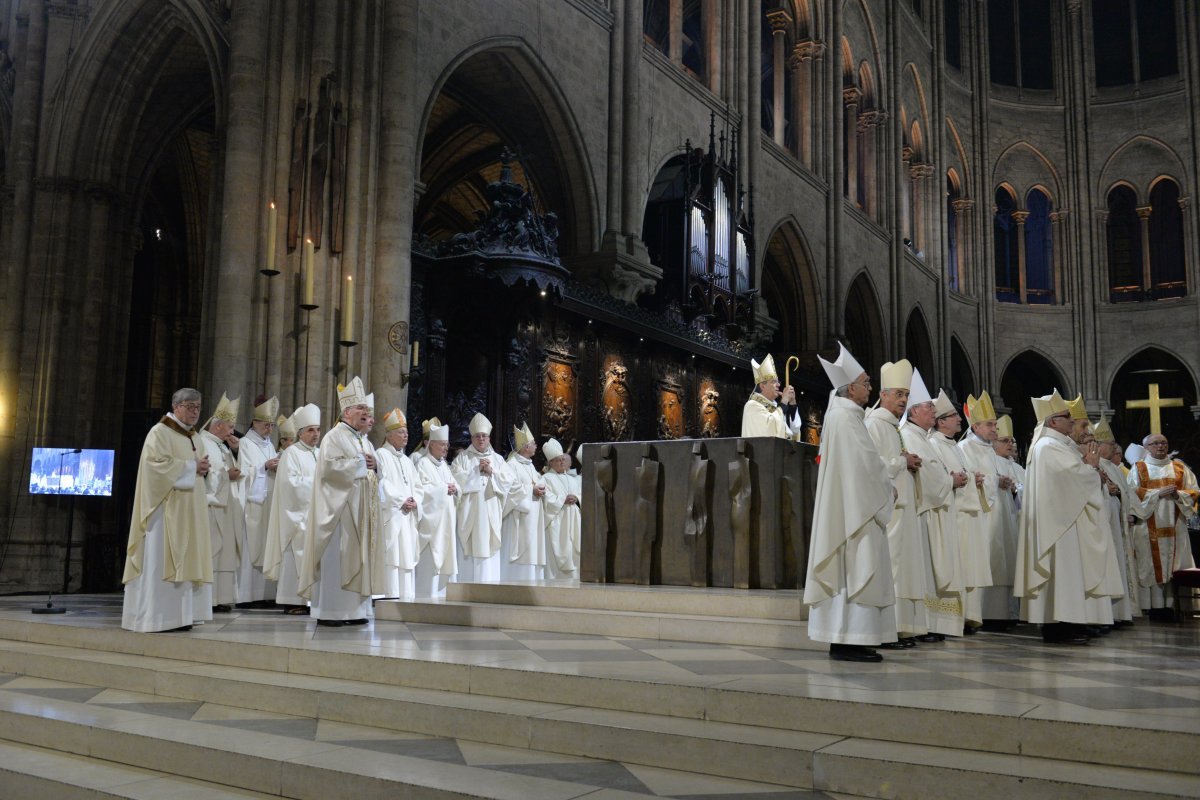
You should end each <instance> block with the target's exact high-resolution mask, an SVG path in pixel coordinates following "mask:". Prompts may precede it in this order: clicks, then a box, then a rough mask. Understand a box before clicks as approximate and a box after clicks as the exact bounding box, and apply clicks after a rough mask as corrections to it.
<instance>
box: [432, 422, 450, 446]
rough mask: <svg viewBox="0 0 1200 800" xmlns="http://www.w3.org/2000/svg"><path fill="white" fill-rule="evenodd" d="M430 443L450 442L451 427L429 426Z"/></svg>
mask: <svg viewBox="0 0 1200 800" xmlns="http://www.w3.org/2000/svg"><path fill="white" fill-rule="evenodd" d="M429 441H431V442H448V441H450V426H449V425H430V426H429Z"/></svg>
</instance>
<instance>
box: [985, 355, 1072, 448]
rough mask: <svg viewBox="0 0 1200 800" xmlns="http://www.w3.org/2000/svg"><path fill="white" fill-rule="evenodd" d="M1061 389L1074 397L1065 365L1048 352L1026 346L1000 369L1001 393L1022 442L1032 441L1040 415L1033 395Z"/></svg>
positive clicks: (1014, 428) (1064, 393)
mask: <svg viewBox="0 0 1200 800" xmlns="http://www.w3.org/2000/svg"><path fill="white" fill-rule="evenodd" d="M1055 389H1058V390H1059V391H1060V392H1062V393H1063V395H1064V396H1065V397H1066V398H1067V399H1068V400H1069V399H1070V398H1072V397H1074V394H1072V393H1071V392H1070V390H1069V389H1068V387H1067V383H1066V380H1065V376H1064V373H1063V370H1062V368H1061V367H1060V366H1059V365H1058V363H1057V362H1055V360H1054V359H1053V358H1052V357H1050V356H1049V355H1048V354H1047V353H1045V352H1043V351H1041V350H1038V349H1037V348H1033V347H1030V348H1026V349H1024V350H1022V351H1021V352H1019V353H1016V354H1015V355H1013V357H1012V358H1010V359H1009V360H1008V363H1007V364H1005V365H1004V369H1003V370H1001V372H1000V396H1001V397H1003V398H1004V402H1005V403H1006V404H1007V405H1008V407H1009V409H1010V410H1009V415H1010V416H1011V417H1012V420H1013V434H1014V435H1015V436H1016V439H1017V441H1018V442H1019V443H1020V444H1021V445H1022V446H1027V445H1028V444H1029V439H1030V437H1032V436H1033V429H1034V427H1035V426H1036V425H1037V418H1036V417H1035V415H1034V413H1033V404H1032V403H1030V402H1029V398H1031V397H1041V396H1043V395H1047V394H1050V393H1051V392H1052V391H1054V390H1055Z"/></svg>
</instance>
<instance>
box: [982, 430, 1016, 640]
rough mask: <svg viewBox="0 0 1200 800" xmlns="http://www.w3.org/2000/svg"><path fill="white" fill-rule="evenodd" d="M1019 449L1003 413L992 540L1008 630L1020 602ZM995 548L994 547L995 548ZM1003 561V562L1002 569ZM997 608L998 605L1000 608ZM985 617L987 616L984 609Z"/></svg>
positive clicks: (994, 567) (998, 439)
mask: <svg viewBox="0 0 1200 800" xmlns="http://www.w3.org/2000/svg"><path fill="white" fill-rule="evenodd" d="M1016 452H1017V440H1016V438H1015V437H1014V436H1013V427H1012V417H1010V416H1008V415H1007V414H1004V415H1003V416H1001V417H1000V418H999V419H998V420H996V441H995V442H993V443H992V457H993V458H994V459H995V460H996V474H997V475H999V476H1000V477H999V480H998V481H997V487H998V492H997V495H998V497H997V502H996V508H995V510H994V511H993V513H994V514H995V516H996V522H997V523H998V524H999V528H998V529H997V530H996V538H995V539H993V541H992V547H993V548H1000V550H1001V553H1002V557H1001V555H1000V554H995V553H994V555H993V557H992V580H993V582H994V586H993V587H992V588H993V589H995V588H996V587H1003V588H1004V589H1005V590H1006V591H1005V594H1006V598H1005V599H1006V602H1007V604H1008V605H1007V612H1008V613H1007V616H1006V617H1004V618H999V617H997V618H996V619H1003V620H1004V622H1003V627H1004V629H1005V630H1007V629H1008V628H1010V627H1012V626H1013V625H1015V624H1016V620H1017V618H1018V611H1019V609H1020V603H1018V602H1017V600H1016V598H1015V597H1013V595H1012V586H1013V581H1014V579H1015V575H1016V569H1017V535H1018V529H1019V527H1020V512H1021V498H1022V496H1023V493H1024V491H1025V468H1024V467H1022V466H1021V465H1020V464H1018V463H1017V462H1016V461H1014V460H1013V456H1014V455H1015V454H1016ZM993 552H994V551H993ZM1001 564H1003V565H1004V568H1003V570H1001V566H1000V565H1001ZM997 610H998V609H997ZM984 617H985V619H986V618H988V614H987V611H986V610H985V611H984Z"/></svg>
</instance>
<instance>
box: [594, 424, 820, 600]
mask: <svg viewBox="0 0 1200 800" xmlns="http://www.w3.org/2000/svg"><path fill="white" fill-rule="evenodd" d="M816 455H817V448H816V447H814V446H812V445H809V444H806V443H795V442H789V441H787V440H784V439H772V438H754V439H741V438H727V439H676V440H665V441H647V442H612V443H603V444H586V445H584V447H583V449H582V451H581V453H580V460H581V462H582V465H583V466H582V468H583V498H582V503H581V510H582V512H583V531H582V541H581V544H580V550H581V552H580V562H581V563H580V572H579V574H580V580H582V581H585V582H592V583H640V584H650V585H658V584H661V585H670V586H725V587H736V588H740V589H797V588H801V587H802V586H803V585H804V574H805V567H806V565H807V558H808V536H809V529H810V527H811V524H812V507H813V497H814V495H815V491H816V485H817V465H816V463H815V458H816Z"/></svg>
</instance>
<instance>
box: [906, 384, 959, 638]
mask: <svg viewBox="0 0 1200 800" xmlns="http://www.w3.org/2000/svg"><path fill="white" fill-rule="evenodd" d="M935 415H936V411H935V408H934V403H933V398H931V397H930V396H929V389H928V387H926V385H925V381H924V380H923V379H922V378H921V373H920V371H919V370H917V369H915V368H914V369H913V378H912V391H911V392H910V394H909V401H908V411H907V414H906V420H905V422H904V423H903V424H902V425H901V426H900V435H901V436H902V437H903V438H904V444H905V447H906V449H907V450H908V452H910V453H914V454H916V455H917V456H920V458H921V468H920V469H919V470H917V472H916V475H915V478H916V503H917V518H918V520H919V522H920V534H921V543H922V545H923V546H924V550H925V558H924V559H923V561H924V562H925V565H927V566H925V569H927V570H928V572H927V573H926V596H925V617H926V620H927V622H928V626H929V633H927V634H925V636H921V637H918V639H920V640H921V641H942V640H944V639H945V638H946V637H947V636H961V635H962V633H963V614H962V588H963V587H962V556H961V555H960V553H959V547H958V528H957V527H956V525H955V509H954V483H955V480H954V476H952V475H951V474H950V471H949V470H948V469H947V468H946V464H945V463H944V462H943V461H942V459H941V456H940V454H939V453H938V452H937V449H936V448H935V447H934V445H933V443H932V442H931V441H930V440H929V433H930V431H931V430H932V429H933V425H934V422H935V421H936V416H935ZM964 479H965V478H964Z"/></svg>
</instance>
